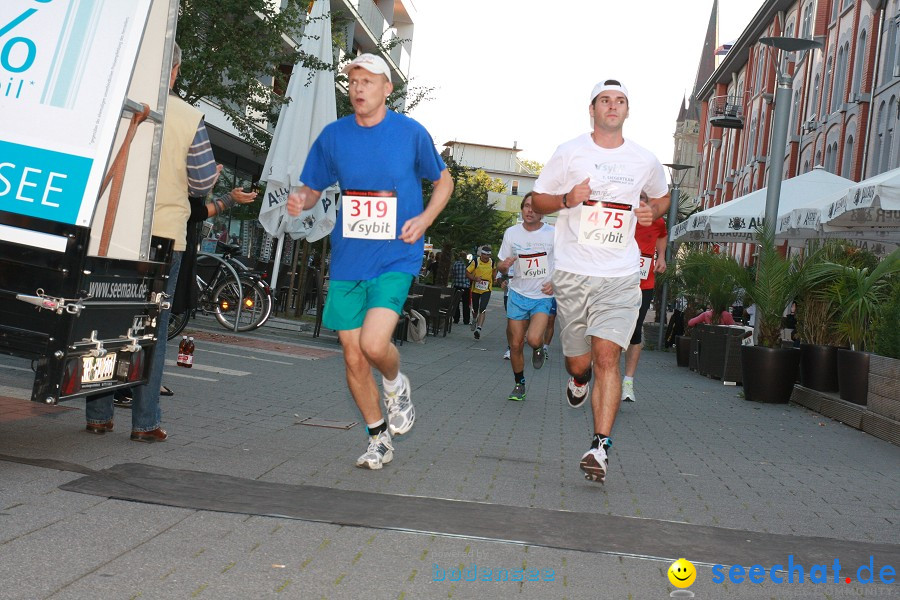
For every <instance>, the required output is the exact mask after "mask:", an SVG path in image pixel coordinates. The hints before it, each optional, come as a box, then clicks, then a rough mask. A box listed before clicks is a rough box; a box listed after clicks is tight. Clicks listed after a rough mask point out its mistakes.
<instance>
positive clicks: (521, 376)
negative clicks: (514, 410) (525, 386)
mask: <svg viewBox="0 0 900 600" xmlns="http://www.w3.org/2000/svg"><path fill="white" fill-rule="evenodd" d="M513 379H515V380H516V385H519V384H520V383H525V371H519V372H518V373H513Z"/></svg>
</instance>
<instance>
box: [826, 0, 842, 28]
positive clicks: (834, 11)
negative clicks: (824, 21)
mask: <svg viewBox="0 0 900 600" xmlns="http://www.w3.org/2000/svg"><path fill="white" fill-rule="evenodd" d="M840 3H841V0H831V20H830V21H828V22H829V23H834V22H835V21H837V16H838V6H839V5H840Z"/></svg>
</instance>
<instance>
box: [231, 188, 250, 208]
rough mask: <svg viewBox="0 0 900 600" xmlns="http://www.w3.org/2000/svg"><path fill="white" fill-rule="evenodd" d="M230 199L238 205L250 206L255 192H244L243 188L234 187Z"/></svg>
mask: <svg viewBox="0 0 900 600" xmlns="http://www.w3.org/2000/svg"><path fill="white" fill-rule="evenodd" d="M231 199H232V200H234V201H235V202H237V203H238V204H250V203H251V202H253V201H254V200H255V199H256V192H245V191H244V189H243V188H239V187H236V188H234V189H233V190H231Z"/></svg>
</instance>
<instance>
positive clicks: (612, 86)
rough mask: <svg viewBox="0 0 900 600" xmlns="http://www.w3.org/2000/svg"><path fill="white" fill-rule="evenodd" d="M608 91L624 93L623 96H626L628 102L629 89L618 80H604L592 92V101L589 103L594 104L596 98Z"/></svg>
mask: <svg viewBox="0 0 900 600" xmlns="http://www.w3.org/2000/svg"><path fill="white" fill-rule="evenodd" d="M607 90H613V91H616V92H622V94H624V95H625V99H626V100H628V89H627V88H626V87H625V86H624V85H622V84H621V83H620V82H619V80H618V79H604V80H602V81H601V82H600V83H598V84H597V85H595V86H594V89H593V90H591V99H590V101H589V102H588V103H589V104H593V103H594V98H596V97H597V96H599V95H600V93H601V92H605V91H607Z"/></svg>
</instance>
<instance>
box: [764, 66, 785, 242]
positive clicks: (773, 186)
mask: <svg viewBox="0 0 900 600" xmlns="http://www.w3.org/2000/svg"><path fill="white" fill-rule="evenodd" d="M790 112H791V88H790V80H788V81H787V82H785V81H784V80H779V82H778V89H777V90H775V126H774V127H773V129H772V147H771V151H770V153H769V179H768V183H767V184H766V185H767V187H766V220H765V222H764V224H765V225H766V226H767V227H772V228H773V229H772V231H774V227H775V224H776V223H777V221H778V201H779V199H780V197H781V178H782V176H783V174H784V146H785V144H786V143H787V130H788V118H789V117H790Z"/></svg>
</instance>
